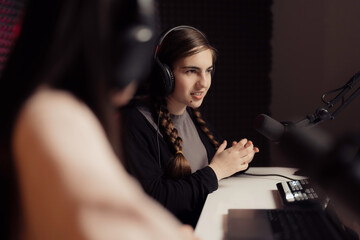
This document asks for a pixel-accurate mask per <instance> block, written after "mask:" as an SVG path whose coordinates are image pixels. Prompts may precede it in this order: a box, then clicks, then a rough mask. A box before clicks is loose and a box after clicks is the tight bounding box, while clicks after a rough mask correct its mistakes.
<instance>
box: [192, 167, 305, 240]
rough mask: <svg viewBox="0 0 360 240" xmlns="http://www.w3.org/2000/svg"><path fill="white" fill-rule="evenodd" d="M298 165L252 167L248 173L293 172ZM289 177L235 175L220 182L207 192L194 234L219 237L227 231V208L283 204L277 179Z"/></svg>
mask: <svg viewBox="0 0 360 240" xmlns="http://www.w3.org/2000/svg"><path fill="white" fill-rule="evenodd" d="M296 170H297V169H294V168H280V167H251V168H249V170H248V171H247V173H258V174H271V173H273V174H281V175H285V176H287V177H293V178H296V179H301V177H299V176H294V175H293V173H294V172H295V171H296ZM282 181H288V180H287V179H286V178H282V177H273V176H271V177H270V176H269V177H259V176H247V175H237V176H233V177H230V178H227V179H223V180H221V181H220V182H219V189H218V190H216V191H215V192H213V193H211V194H209V195H208V197H207V199H206V202H205V205H204V208H203V210H202V213H201V215H200V218H199V221H198V224H197V225H196V228H195V235H196V236H198V237H200V238H201V239H204V240H222V239H224V233H225V232H226V215H227V212H228V209H230V208H244V209H261V208H264V209H272V208H282V200H281V198H280V195H279V193H278V191H277V188H276V183H278V182H282Z"/></svg>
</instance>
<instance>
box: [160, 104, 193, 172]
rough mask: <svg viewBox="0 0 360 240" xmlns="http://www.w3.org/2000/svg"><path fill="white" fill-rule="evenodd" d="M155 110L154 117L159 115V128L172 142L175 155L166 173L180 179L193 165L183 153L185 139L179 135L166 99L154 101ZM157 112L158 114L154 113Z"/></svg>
mask: <svg viewBox="0 0 360 240" xmlns="http://www.w3.org/2000/svg"><path fill="white" fill-rule="evenodd" d="M154 103H155V104H154V106H155V111H153V119H154V120H157V117H159V118H160V119H159V123H160V124H159V129H160V132H161V133H162V134H163V136H164V137H165V139H166V140H167V141H168V142H169V143H170V144H171V146H172V148H173V151H174V157H172V158H171V159H170V163H169V165H168V166H167V167H166V175H167V176H168V177H171V178H175V179H179V178H182V177H185V176H187V175H190V174H191V167H190V164H189V162H188V161H187V160H186V158H185V156H184V155H183V153H182V143H183V140H182V139H181V137H180V136H179V135H178V131H177V129H176V128H175V127H174V124H173V122H172V120H171V116H170V112H169V110H168V109H167V107H166V102H165V100H157V101H155V102H154ZM154 113H156V115H155V114H154Z"/></svg>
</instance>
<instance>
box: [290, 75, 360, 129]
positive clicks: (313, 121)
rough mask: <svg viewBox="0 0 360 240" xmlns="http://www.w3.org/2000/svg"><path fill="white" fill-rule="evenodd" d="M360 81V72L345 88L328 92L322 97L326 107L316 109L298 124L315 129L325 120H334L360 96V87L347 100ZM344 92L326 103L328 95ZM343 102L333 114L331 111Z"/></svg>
mask: <svg viewBox="0 0 360 240" xmlns="http://www.w3.org/2000/svg"><path fill="white" fill-rule="evenodd" d="M359 80H360V72H358V73H356V74H355V75H354V76H353V77H352V78H351V79H350V80H349V81H348V82H347V83H346V84H345V85H344V86H343V87H341V88H338V89H335V90H332V91H329V92H326V93H324V94H323V95H322V100H323V102H324V103H326V105H325V106H323V107H320V108H318V109H316V111H315V113H314V114H310V115H307V116H306V118H305V119H303V120H301V121H299V122H297V123H296V126H299V127H313V126H315V125H317V124H319V123H321V122H323V121H325V120H333V119H335V117H336V116H337V115H338V114H339V113H340V112H341V111H342V110H343V109H344V108H345V107H346V106H347V105H349V103H350V102H352V101H353V100H354V98H355V97H357V96H358V95H359V94H360V87H359V88H357V89H356V90H355V91H354V92H353V93H352V94H351V95H350V96H349V97H348V98H347V99H345V95H346V94H347V93H348V92H349V91H350V90H351V89H352V88H353V87H354V86H355V85H356V84H357V82H358V81H359ZM340 90H342V91H341V92H340V93H339V94H338V95H337V96H336V97H334V98H333V99H332V100H331V101H325V97H326V95H328V94H330V93H333V92H337V91H340ZM340 99H341V100H342V102H341V105H340V106H339V107H338V108H337V109H336V110H334V111H333V112H332V113H331V112H330V109H331V108H333V107H334V106H335V105H336V104H337V103H338V102H339V101H340Z"/></svg>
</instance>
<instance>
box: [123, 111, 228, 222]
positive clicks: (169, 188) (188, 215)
mask: <svg viewBox="0 0 360 240" xmlns="http://www.w3.org/2000/svg"><path fill="white" fill-rule="evenodd" d="M189 114H190V116H192V114H191V112H190V111H189ZM121 119H122V124H123V128H122V131H123V150H124V157H125V161H124V163H125V167H126V169H127V171H128V172H129V173H130V174H131V175H133V176H134V177H135V178H137V179H138V180H139V181H140V183H141V185H142V187H143V188H144V190H145V191H146V192H147V193H148V194H149V195H150V196H152V197H153V198H155V199H156V200H157V201H158V202H160V203H161V204H162V205H163V206H164V207H165V208H167V209H168V210H169V211H171V212H172V213H173V214H174V215H175V216H176V217H177V218H178V219H179V220H180V221H182V222H183V223H186V224H190V225H192V226H193V227H195V225H196V223H197V220H198V218H199V216H200V213H201V210H202V207H203V205H204V203H205V200H206V197H207V195H208V194H209V193H211V192H213V191H215V190H216V189H217V188H218V181H217V177H216V175H215V172H214V171H213V170H212V168H210V167H209V166H207V167H205V168H203V169H200V170H198V171H196V172H194V173H193V174H191V175H190V176H189V177H185V178H182V179H179V180H173V179H169V178H166V177H165V173H164V172H165V171H164V170H165V166H167V164H168V162H169V159H170V158H171V157H172V156H173V152H172V150H171V148H170V145H169V144H168V143H167V142H165V140H164V139H163V137H162V136H161V135H160V134H157V131H156V129H155V128H154V127H153V125H152V124H151V123H150V122H149V121H148V120H147V119H146V118H145V117H144V116H143V115H142V113H140V111H139V110H138V109H137V108H136V105H130V106H127V107H125V108H123V109H121ZM194 122H195V126H196V128H197V131H198V133H199V136H200V139H201V141H202V142H203V144H204V146H205V148H206V151H207V155H208V159H209V162H210V161H211V159H212V158H213V156H214V154H215V149H214V147H213V146H212V144H211V143H210V141H209V139H208V138H207V137H206V135H205V134H204V133H203V132H202V131H201V129H200V128H199V126H198V125H197V123H196V121H194ZM209 127H210V126H209ZM210 129H211V127H210ZM211 130H212V129H211ZM212 132H213V133H214V131H212ZM215 137H217V139H218V140H221V139H219V136H216V135H215ZM157 138H158V140H157ZM158 142H159V146H158ZM158 148H159V149H160V153H159V152H158ZM159 154H160V156H159ZM159 157H160V159H159Z"/></svg>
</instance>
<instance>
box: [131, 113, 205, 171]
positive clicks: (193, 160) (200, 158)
mask: <svg viewBox="0 0 360 240" xmlns="http://www.w3.org/2000/svg"><path fill="white" fill-rule="evenodd" d="M137 109H138V110H139V111H140V112H141V114H142V115H144V117H145V118H146V119H147V120H148V121H149V122H150V123H151V125H152V126H153V127H154V128H155V129H156V130H158V126H157V123H155V122H154V120H153V118H152V116H151V113H150V110H149V109H148V108H146V107H143V106H141V107H137ZM171 120H172V122H173V124H174V126H175V128H176V130H177V131H178V134H179V137H181V139H182V140H183V144H182V152H183V154H184V156H185V158H186V159H187V160H188V162H189V164H190V167H191V172H192V173H193V172H196V171H197V170H199V169H202V168H204V167H206V166H207V165H208V163H209V161H208V156H207V152H206V148H205V146H204V144H203V143H202V141H201V139H200V136H199V134H198V132H197V130H196V127H195V124H194V122H193V120H192V119H191V117H190V115H189V113H188V112H187V111H185V112H184V113H183V114H181V115H172V114H171ZM159 134H160V136H162V135H161V133H160V132H159Z"/></svg>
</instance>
